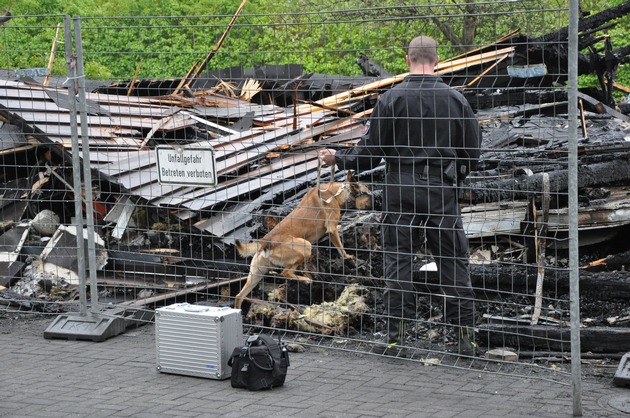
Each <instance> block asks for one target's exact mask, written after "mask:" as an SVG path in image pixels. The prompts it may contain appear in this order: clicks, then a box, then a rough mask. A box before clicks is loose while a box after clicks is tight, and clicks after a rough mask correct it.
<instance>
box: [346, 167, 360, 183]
mask: <svg viewBox="0 0 630 418" xmlns="http://www.w3.org/2000/svg"><path fill="white" fill-rule="evenodd" d="M346 183H348V185H350V186H351V185H352V184H353V183H354V184H356V183H358V182H357V178H356V177H354V173H353V172H352V171H350V170H348V174H346Z"/></svg>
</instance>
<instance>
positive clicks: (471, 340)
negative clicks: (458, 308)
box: [457, 326, 477, 356]
mask: <svg viewBox="0 0 630 418" xmlns="http://www.w3.org/2000/svg"><path fill="white" fill-rule="evenodd" d="M457 337H458V338H457V342H458V344H459V346H458V351H459V354H463V355H465V356H474V355H475V354H476V352H477V343H476V342H475V331H474V329H473V328H472V327H467V326H460V327H458V330H457Z"/></svg>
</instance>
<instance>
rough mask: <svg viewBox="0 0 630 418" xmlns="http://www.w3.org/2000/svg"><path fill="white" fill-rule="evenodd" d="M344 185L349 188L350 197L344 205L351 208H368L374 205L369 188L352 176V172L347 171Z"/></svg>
mask: <svg viewBox="0 0 630 418" xmlns="http://www.w3.org/2000/svg"><path fill="white" fill-rule="evenodd" d="M346 185H347V187H348V188H349V190H350V198H349V199H348V201H347V203H346V207H348V208H351V209H359V210H369V209H372V207H373V206H374V199H373V196H372V192H371V191H370V189H369V188H368V187H367V186H366V185H365V184H363V183H359V181H358V180H357V179H356V177H354V175H353V174H352V172H350V171H348V176H347V177H346Z"/></svg>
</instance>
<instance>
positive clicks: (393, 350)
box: [377, 319, 405, 357]
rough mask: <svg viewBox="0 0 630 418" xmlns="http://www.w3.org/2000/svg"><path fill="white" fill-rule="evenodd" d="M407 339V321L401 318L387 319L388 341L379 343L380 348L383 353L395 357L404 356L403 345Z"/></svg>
mask: <svg viewBox="0 0 630 418" xmlns="http://www.w3.org/2000/svg"><path fill="white" fill-rule="evenodd" d="M404 340H405V322H404V321H403V320H401V319H390V320H388V321H387V343H385V344H383V343H381V344H378V345H377V347H378V350H379V351H380V350H381V349H382V350H383V351H382V354H385V355H386V356H393V357H404V355H403V354H404V352H403V349H402V348H401V345H402V344H403V342H404Z"/></svg>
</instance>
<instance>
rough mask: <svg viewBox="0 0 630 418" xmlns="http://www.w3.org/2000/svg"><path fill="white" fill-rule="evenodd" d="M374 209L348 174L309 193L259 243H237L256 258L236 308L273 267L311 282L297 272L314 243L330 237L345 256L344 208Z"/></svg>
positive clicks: (366, 193) (240, 250) (243, 253)
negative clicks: (341, 232) (341, 226)
mask: <svg viewBox="0 0 630 418" xmlns="http://www.w3.org/2000/svg"><path fill="white" fill-rule="evenodd" d="M346 207H354V208H357V209H370V208H372V196H371V194H370V192H369V189H368V188H367V187H366V186H365V185H363V184H361V183H359V182H357V181H356V179H355V178H354V176H352V174H351V173H350V172H349V173H348V177H347V180H346V183H327V184H325V185H321V186H319V185H318V186H317V187H314V188H312V189H311V190H309V191H308V192H307V193H306V195H305V196H304V197H303V198H302V200H301V201H300V203H299V204H298V205H297V207H296V208H295V209H293V211H292V212H291V213H289V214H288V215H287V217H286V218H284V219H283V220H282V221H281V222H280V223H278V224H277V225H276V226H275V227H274V228H273V229H272V230H271V231H269V233H267V235H265V236H264V237H262V239H260V240H259V241H256V242H250V243H243V242H241V241H236V250H237V251H238V253H239V254H240V255H241V256H243V257H249V256H252V255H253V256H254V258H253V259H252V262H251V265H250V269H249V275H248V276H247V281H246V282H245V286H243V288H242V289H241V291H240V292H239V293H238V295H236V300H235V302H234V307H235V308H236V309H240V307H241V304H242V303H243V299H245V297H246V296H247V295H248V294H249V293H251V291H252V290H253V289H254V287H256V285H257V284H258V282H260V280H261V279H262V278H263V276H264V275H265V274H266V273H267V272H268V271H269V269H270V268H271V267H272V266H278V267H284V271H283V272H282V273H281V274H282V276H284V277H287V278H289V279H296V280H300V281H303V282H305V283H310V282H311V279H310V278H308V277H305V276H298V275H297V274H295V272H294V270H295V269H296V268H297V267H298V266H299V265H301V264H302V263H303V262H304V261H306V260H308V259H309V258H310V257H311V247H312V245H311V244H315V243H316V242H317V241H319V240H320V239H322V238H323V237H324V236H325V235H326V234H328V235H329V237H330V241H331V242H332V243H333V245H334V246H335V247H337V250H338V251H339V254H341V256H342V257H344V258H348V259H352V258H354V257H353V256H351V255H350V254H348V253H346V250H344V248H343V244H342V243H341V238H340V237H339V230H338V229H337V226H338V225H339V220H340V218H341V209H342V208H346Z"/></svg>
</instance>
